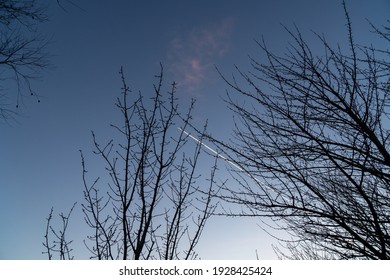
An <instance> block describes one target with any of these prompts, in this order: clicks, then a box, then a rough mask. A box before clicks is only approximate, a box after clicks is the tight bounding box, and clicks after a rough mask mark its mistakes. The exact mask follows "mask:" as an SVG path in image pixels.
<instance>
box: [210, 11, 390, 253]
mask: <svg viewBox="0 0 390 280" xmlns="http://www.w3.org/2000/svg"><path fill="white" fill-rule="evenodd" d="M344 10H345V15H346V21H347V28H348V29H347V32H348V37H347V38H348V49H347V50H343V47H341V46H337V47H335V48H334V47H332V46H331V45H330V44H329V43H328V42H327V41H326V39H325V38H324V37H323V36H319V35H317V34H315V36H316V38H317V39H318V40H319V41H320V42H321V43H322V45H323V49H324V53H323V54H322V55H320V56H318V55H316V54H314V53H313V51H312V49H311V48H310V46H309V45H308V44H307V43H306V41H305V40H304V39H303V37H302V35H301V33H300V31H299V30H298V28H296V29H295V30H294V31H291V30H290V29H287V28H286V30H287V32H288V33H289V34H290V35H291V38H292V41H293V43H292V44H290V45H289V48H288V50H287V53H286V54H285V55H282V56H279V55H277V54H275V53H273V52H271V51H270V50H269V49H268V48H267V45H266V44H265V43H264V41H263V42H259V43H258V44H259V47H260V48H261V50H262V51H263V53H264V54H265V55H266V58H267V63H260V62H258V61H257V60H256V59H251V63H252V66H253V71H249V72H248V73H245V72H243V71H241V70H240V69H238V68H237V71H238V73H239V75H238V77H233V79H231V80H230V79H227V78H224V79H225V81H226V82H227V83H228V84H229V86H230V87H231V88H232V89H233V93H229V94H228V100H227V101H228V104H229V106H230V108H231V109H232V110H233V112H234V113H235V116H237V117H238V118H237V119H236V121H235V131H234V135H235V137H234V139H233V140H232V142H231V143H229V144H228V143H224V142H223V141H218V140H217V139H213V138H212V137H211V136H210V137H209V139H211V140H212V141H213V142H214V143H216V144H217V145H218V146H219V147H220V149H221V150H223V151H225V152H226V153H227V154H228V156H229V160H231V161H233V162H234V163H235V165H236V166H238V167H239V168H238V170H237V172H236V173H235V177H236V179H237V180H236V182H237V184H238V187H237V188H229V189H228V188H224V192H223V194H221V198H223V199H224V200H225V201H228V202H231V203H235V204H239V205H244V207H246V209H247V210H245V211H243V212H239V213H237V212H229V213H228V214H229V215H248V216H257V217H270V218H271V219H273V221H274V223H267V224H268V225H269V226H270V227H272V228H276V229H278V230H282V231H287V232H288V233H289V234H290V235H291V239H288V240H282V239H281V240H280V242H281V244H282V245H284V246H285V247H286V248H287V249H288V251H289V252H290V253H287V254H284V253H283V251H284V250H283V249H280V248H279V251H278V252H279V253H280V254H282V255H283V254H284V257H290V258H298V259H302V258H309V259H324V258H326V259H327V258H337V259H389V258H390V236H389V232H390V173H389V171H390V151H389V140H390V139H389V137H390V133H389V121H390V120H389V113H390V112H389V104H390V103H389V101H390V99H389V94H390V62H389V60H388V58H389V55H390V52H389V50H380V49H376V48H375V47H373V46H362V45H359V44H357V43H356V42H355V41H354V38H353V33H352V27H351V21H350V17H349V15H348V12H347V9H346V8H345V5H344ZM388 31H389V29H388V28H387V29H386V28H385V29H384V31H380V30H379V29H376V32H377V34H379V35H380V36H381V37H382V38H383V39H384V40H386V42H387V43H388V42H389V41H390V34H389V32H388ZM241 78H242V79H241ZM237 100H238V101H237ZM264 229H265V230H267V231H268V229H267V226H265V227H264Z"/></svg>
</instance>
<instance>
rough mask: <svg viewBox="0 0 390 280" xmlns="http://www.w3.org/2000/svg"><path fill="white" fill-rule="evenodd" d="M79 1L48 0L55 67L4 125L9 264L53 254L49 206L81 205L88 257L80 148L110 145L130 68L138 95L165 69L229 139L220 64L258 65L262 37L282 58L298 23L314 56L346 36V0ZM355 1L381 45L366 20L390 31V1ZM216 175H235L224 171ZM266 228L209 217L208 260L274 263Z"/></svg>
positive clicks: (0, 246)
mask: <svg viewBox="0 0 390 280" xmlns="http://www.w3.org/2000/svg"><path fill="white" fill-rule="evenodd" d="M73 1H74V2H77V3H78V5H79V6H80V7H81V8H82V9H78V8H76V7H74V6H72V5H70V4H69V3H67V2H66V1H65V0H64V1H63V3H64V7H65V8H66V11H64V10H62V9H61V8H60V7H59V6H58V5H56V4H55V2H56V1H50V2H53V3H51V4H50V6H49V10H48V12H49V17H50V21H49V22H46V23H43V24H42V25H41V26H40V31H41V32H42V33H43V34H45V35H46V36H48V37H51V36H52V41H51V43H50V45H49V46H48V49H47V51H48V53H49V54H50V55H51V58H50V59H51V63H52V65H53V67H52V69H49V70H47V71H45V72H43V73H42V76H41V79H40V80H37V81H34V83H33V88H34V90H35V91H36V92H38V93H39V94H40V95H41V96H42V98H41V102H40V103H37V102H36V99H34V98H30V97H28V96H27V97H24V98H23V105H22V106H20V108H19V110H20V111H19V114H20V116H19V117H17V119H16V120H15V121H11V122H10V123H8V124H4V123H0V259H44V258H46V256H45V255H42V254H41V252H42V251H43V247H42V241H43V235H44V230H45V219H46V217H47V215H48V213H49V211H50V208H51V207H52V206H54V211H55V212H54V213H55V215H57V214H58V213H59V212H61V211H64V212H66V211H68V210H69V209H70V207H71V206H72V204H73V202H75V201H77V202H78V206H77V208H76V209H75V213H74V216H73V218H72V220H71V221H70V225H69V226H70V228H69V234H70V236H69V238H70V239H74V245H73V247H74V250H75V251H74V255H75V257H76V259H80V258H81V259H83V258H87V256H88V254H87V253H86V252H85V248H84V245H83V243H82V240H83V239H85V235H86V234H85V230H86V227H85V225H84V222H83V219H82V215H81V209H80V203H81V202H82V197H83V194H82V190H83V186H82V180H81V163H80V154H79V149H82V150H83V151H84V153H85V154H86V156H87V160H91V151H92V148H93V147H92V141H91V133H90V131H91V130H94V131H95V132H96V134H97V135H98V136H100V137H101V138H102V139H109V138H110V135H109V133H110V131H111V130H110V128H109V124H110V123H113V122H115V120H116V118H117V112H116V111H115V106H114V102H115V98H116V97H117V96H118V95H119V94H120V86H121V84H120V77H119V75H118V71H119V69H120V67H121V66H123V67H124V71H125V75H126V77H127V81H128V84H129V85H130V86H131V87H132V89H133V90H135V91H138V90H141V92H142V93H143V94H144V95H145V96H150V95H151V94H152V92H153V91H152V83H153V82H154V75H155V74H158V71H159V63H160V62H161V63H162V64H163V66H164V69H165V82H166V83H167V84H168V85H169V84H171V82H172V81H173V80H174V81H176V82H178V84H179V88H178V98H179V102H180V104H181V105H182V106H183V107H185V105H186V104H188V103H189V101H190V100H191V98H196V99H197V104H196V110H195V113H194V122H195V124H196V125H199V126H201V125H202V124H203V122H204V121H205V120H206V119H208V120H209V129H210V131H212V133H213V135H214V136H217V137H221V139H227V137H228V136H229V135H230V133H231V123H232V122H231V120H232V115H231V113H230V112H229V110H228V109H227V108H226V104H225V103H224V102H223V100H222V99H223V97H224V94H225V90H226V88H227V86H226V84H224V82H223V81H222V79H221V78H220V77H219V75H218V74H217V72H216V71H215V68H214V65H216V66H217V67H218V68H220V69H221V71H222V72H223V73H225V74H227V75H230V74H231V73H232V72H233V68H234V65H238V66H239V67H241V68H242V69H243V70H247V69H249V68H248V67H249V60H248V54H249V55H252V56H254V57H258V58H259V59H262V56H261V54H260V51H259V49H258V48H257V47H256V43H255V41H254V40H256V39H257V40H260V39H261V38H262V36H263V37H264V39H265V40H266V42H267V43H268V45H269V47H270V48H271V49H272V50H274V51H275V52H280V53H281V52H283V50H284V49H285V47H286V46H287V44H288V41H289V38H288V35H287V34H286V32H285V31H284V30H283V27H282V26H281V24H283V25H285V26H287V27H291V26H293V24H294V23H295V24H296V25H297V26H298V27H299V28H300V30H301V31H302V33H303V35H304V36H305V38H307V40H308V42H309V43H310V44H312V46H313V48H314V49H315V48H316V46H318V45H319V44H318V42H317V43H316V42H315V41H312V40H313V38H314V36H313V35H312V34H311V33H310V30H314V31H316V32H317V33H320V34H324V35H325V36H326V37H327V38H328V40H329V41H330V42H331V43H334V44H336V43H338V42H339V43H340V44H343V43H345V40H346V27H345V18H344V13H343V9H342V6H341V1H340V0H329V1H313V0H297V1H291V0H275V1H260V0H256V1H249V0H243V1H229V0H223V1H222V0H213V1H178V0H177V1H173V0H167V1H124V0H122V1H119V0H117V1H101V0H98V1H96V0H82V1H75V0H73ZM347 6H348V9H349V12H350V16H351V19H352V24H353V28H354V36H355V39H356V40H357V41H360V42H362V43H366V44H369V43H371V42H374V40H375V37H374V36H373V35H372V34H371V33H370V27H369V25H368V23H367V21H366V19H369V20H371V21H372V22H373V23H374V24H377V25H383V24H385V21H386V20H387V19H389V15H390V2H389V1H387V0H374V1H363V0H354V1H347ZM315 50H316V51H318V52H319V53H320V52H321V49H315ZM10 101H11V102H13V99H12V97H11V99H10ZM15 102H16V100H15ZM204 160H209V159H207V158H205V159H204ZM88 168H89V169H92V168H93V164H90V165H89V167H88ZM219 176H221V177H223V178H227V176H228V175H227V174H226V172H224V168H223V167H221V171H220V175H219ZM259 223H260V221H259V219H232V218H224V217H214V218H212V219H210V220H209V222H208V224H206V228H205V230H204V233H203V237H202V238H201V240H200V243H199V246H198V252H199V255H200V256H201V258H202V259H254V258H256V250H257V252H258V254H259V257H260V258H262V259H272V258H275V255H274V253H273V251H272V248H271V243H275V241H274V240H272V239H271V238H270V237H269V236H267V235H266V234H265V233H264V232H263V231H262V230H261V229H260V228H259V226H258V224H259Z"/></svg>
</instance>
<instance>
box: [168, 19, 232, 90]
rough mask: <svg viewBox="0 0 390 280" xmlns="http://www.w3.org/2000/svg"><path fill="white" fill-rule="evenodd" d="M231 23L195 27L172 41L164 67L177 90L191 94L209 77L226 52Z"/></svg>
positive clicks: (229, 20) (221, 22)
mask: <svg viewBox="0 0 390 280" xmlns="http://www.w3.org/2000/svg"><path fill="white" fill-rule="evenodd" d="M232 29H233V20H232V19H231V18H228V19H224V20H222V21H220V22H218V23H215V24H213V25H209V26H201V27H196V28H194V29H192V30H191V31H189V32H188V33H187V35H184V36H181V37H176V38H174V39H173V40H171V42H170V47H169V49H168V67H169V68H170V71H171V72H172V73H173V76H174V79H175V80H176V82H178V84H179V86H180V87H181V88H182V89H184V90H185V91H187V92H189V93H194V92H195V91H196V90H198V89H200V88H201V85H202V84H203V83H204V82H205V81H206V80H207V78H208V77H210V73H211V71H212V70H213V65H214V64H215V63H216V60H217V59H218V58H221V57H223V56H224V55H225V54H226V53H227V52H228V50H229V46H230V38H231V33H232Z"/></svg>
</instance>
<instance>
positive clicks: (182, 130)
mask: <svg viewBox="0 0 390 280" xmlns="http://www.w3.org/2000/svg"><path fill="white" fill-rule="evenodd" d="M178 129H179V130H180V131H181V132H183V133H184V134H185V135H187V136H189V137H191V139H193V140H194V141H195V142H197V143H199V144H201V145H202V146H203V147H205V148H206V149H207V150H209V151H211V152H212V153H214V154H215V155H216V156H217V157H220V158H221V159H223V160H224V161H226V162H228V163H229V164H230V165H232V166H234V167H235V168H237V169H238V170H239V171H242V172H244V173H246V174H247V175H248V176H249V177H251V178H252V179H254V180H255V181H256V182H258V183H259V184H260V185H262V186H263V187H265V188H267V189H270V190H272V191H274V192H275V193H278V192H277V191H276V190H275V188H273V187H271V186H269V185H267V184H265V183H264V182H262V181H260V180H259V179H257V178H255V177H253V176H251V175H250V174H249V173H248V172H247V171H245V170H244V169H243V168H241V167H240V166H238V165H237V164H235V163H234V162H232V161H231V160H229V159H228V158H226V157H225V156H223V155H221V154H220V153H218V152H217V151H216V150H214V149H212V148H210V147H209V146H207V145H206V144H205V143H203V142H202V141H200V140H199V139H197V138H195V137H194V136H192V135H191V133H188V132H187V131H185V130H184V129H181V128H180V127H178ZM281 196H282V197H283V199H285V198H286V197H285V196H284V195H281Z"/></svg>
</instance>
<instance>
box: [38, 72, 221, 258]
mask: <svg viewBox="0 0 390 280" xmlns="http://www.w3.org/2000/svg"><path fill="white" fill-rule="evenodd" d="M120 75H121V79H122V96H121V97H120V98H118V99H117V102H116V106H117V108H118V110H119V112H120V114H121V119H122V120H123V123H121V124H113V125H111V127H112V128H113V134H114V133H117V137H115V138H113V139H112V140H110V141H108V143H106V144H104V145H101V144H99V141H98V140H97V137H96V135H95V133H94V132H92V138H93V144H94V154H95V156H97V158H98V159H99V160H100V161H101V162H102V163H103V165H104V166H105V175H102V176H100V177H98V178H96V179H95V180H93V181H91V182H89V179H88V178H87V177H88V176H87V167H86V160H85V157H84V155H83V153H82V151H80V153H81V164H82V170H83V173H82V178H83V185H84V201H85V202H84V203H83V204H82V210H83V212H84V214H85V215H84V216H85V222H86V223H87V225H88V226H89V227H90V228H91V230H92V233H91V234H89V235H88V237H87V239H86V240H84V243H85V246H86V247H87V248H88V250H89V252H90V253H91V258H93V259H136V260H137V259H195V258H198V256H197V253H196V251H195V247H196V245H197V243H198V241H199V239H200V236H201V233H202V231H203V228H204V226H205V224H206V221H207V220H208V219H209V218H210V216H211V215H212V214H213V212H214V210H215V207H216V205H214V204H213V203H212V199H211V198H212V193H213V185H214V174H215V170H216V168H215V166H216V162H215V164H214V165H212V166H214V167H212V168H211V173H210V177H209V179H208V182H207V180H205V179H203V178H200V177H201V176H200V175H199V174H198V172H197V168H198V159H199V156H200V153H201V144H198V145H196V147H195V149H194V150H193V151H191V150H189V149H188V148H187V146H186V145H185V144H186V142H187V138H188V135H187V134H185V133H184V132H183V131H184V130H185V128H186V127H187V125H188V122H189V121H190V119H191V111H192V107H193V105H194V102H192V103H191V106H190V108H189V110H188V112H187V113H186V114H185V115H184V116H183V115H182V114H181V113H180V111H179V107H178V105H177V104H176V102H177V101H176V97H175V91H176V84H175V83H173V84H172V88H171V90H170V91H169V92H167V93H164V92H163V69H162V66H161V72H160V75H158V76H157V79H158V83H157V85H155V86H154V95H153V97H152V98H151V99H150V100H145V98H144V97H143V96H142V95H141V94H139V95H137V94H134V93H132V92H131V90H130V88H129V87H128V85H127V84H126V81H125V78H124V74H123V71H122V70H121V71H120ZM130 100H132V101H130ZM178 126H180V127H178ZM178 128H180V129H178ZM114 139H115V140H114ZM191 144H192V143H191ZM104 180H106V181H104ZM199 180H202V181H203V183H202V184H199V185H198V182H199ZM102 181H104V183H103V182H102ZM205 184H206V186H205ZM46 236H47V232H46ZM45 244H49V243H48V242H47V241H46V242H45ZM45 248H46V249H47V251H48V255H49V257H50V256H51V247H50V246H49V245H45Z"/></svg>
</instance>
